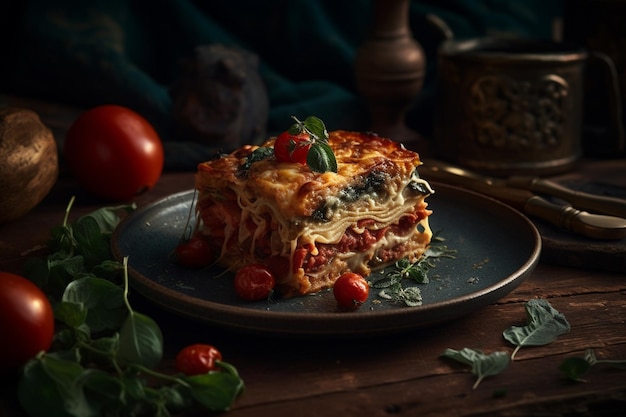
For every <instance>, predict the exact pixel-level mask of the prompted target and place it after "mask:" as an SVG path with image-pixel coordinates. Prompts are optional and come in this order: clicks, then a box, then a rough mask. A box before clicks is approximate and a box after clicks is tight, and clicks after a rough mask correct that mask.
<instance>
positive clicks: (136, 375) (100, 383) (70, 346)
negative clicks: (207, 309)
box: [17, 199, 244, 417]
mask: <svg viewBox="0 0 626 417" xmlns="http://www.w3.org/2000/svg"><path fill="white" fill-rule="evenodd" d="M72 203H73V199H72V200H71V201H70V204H69V205H68V208H67V210H66V214H65V218H64V220H63V224H62V225H61V226H59V227H56V228H54V229H53V230H52V239H51V240H50V242H49V244H48V247H49V250H50V254H49V255H48V256H47V257H46V258H45V259H42V258H36V259H33V260H31V261H29V262H28V263H27V264H26V265H25V268H24V269H25V270H24V275H25V276H27V277H28V278H30V279H31V280H33V281H34V282H36V283H37V284H38V285H39V286H40V287H41V288H43V289H44V291H46V294H47V295H48V296H49V298H50V301H51V304H52V305H53V308H54V313H55V320H56V323H57V330H56V333H55V338H54V343H53V348H52V349H50V351H49V352H47V353H44V352H42V353H40V354H39V355H38V356H37V357H35V358H33V359H32V360H31V361H29V362H28V363H27V364H26V365H25V366H24V368H23V370H22V374H21V377H20V380H19V382H18V388H17V392H18V398H19V401H20V404H21V405H22V407H23V408H24V410H25V411H26V413H27V414H28V415H30V416H31V417H44V416H51V415H59V416H81V417H91V416H93V417H96V416H102V415H128V416H161V417H167V416H170V415H173V414H179V413H181V412H184V411H186V410H192V409H198V407H200V408H204V409H206V410H208V411H224V410H228V409H229V408H230V407H231V406H232V404H233V402H234V401H235V400H236V398H237V397H238V396H239V395H240V394H241V392H242V391H243V389H244V384H243V381H242V379H241V378H240V377H239V375H238V373H237V370H236V368H235V367H234V366H232V365H230V364H228V363H226V362H219V363H218V365H219V368H220V370H219V371H212V372H209V373H207V374H202V375H197V376H185V375H182V374H173V375H170V374H164V373H162V372H159V371H158V370H157V368H158V365H159V364H160V362H161V359H162V356H163V336H162V333H161V330H160V328H159V326H158V324H157V323H156V322H155V321H154V320H153V319H151V318H150V317H148V316H146V315H144V314H141V313H139V312H136V311H134V310H133V308H132V307H131V305H130V303H129V300H128V265H127V262H128V259H127V258H126V259H124V262H123V263H119V262H117V261H116V260H114V259H112V254H111V251H110V246H109V243H110V237H111V234H112V232H113V230H114V228H115V227H116V226H117V224H118V223H119V221H120V216H119V213H120V212H128V211H132V210H134V209H135V206H134V205H130V206H119V207H106V208H103V209H100V210H97V211H95V212H93V213H91V214H89V215H86V216H83V217H81V218H79V219H77V220H76V221H75V222H73V223H71V224H70V223H68V217H69V212H70V208H71V206H72Z"/></svg>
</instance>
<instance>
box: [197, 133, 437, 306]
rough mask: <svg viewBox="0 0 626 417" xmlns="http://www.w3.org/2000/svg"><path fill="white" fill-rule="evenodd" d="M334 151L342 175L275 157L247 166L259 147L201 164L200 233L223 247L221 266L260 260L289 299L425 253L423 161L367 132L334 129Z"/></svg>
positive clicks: (331, 142) (426, 188) (331, 138)
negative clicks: (420, 172)
mask: <svg viewBox="0 0 626 417" xmlns="http://www.w3.org/2000/svg"><path fill="white" fill-rule="evenodd" d="M273 143H274V139H270V140H269V141H267V142H266V143H265V144H263V145H261V147H265V148H271V147H272V146H273ZM329 145H330V147H331V148H332V150H333V152H334V154H335V157H336V159H337V172H336V173H335V172H325V173H317V172H313V171H311V169H310V168H309V167H308V166H307V165H302V164H298V163H291V162H278V161H277V160H276V159H275V158H273V157H269V158H265V159H262V160H260V161H257V162H254V163H249V161H248V157H249V156H250V155H251V154H252V152H253V151H255V150H256V149H258V148H259V147H258V146H244V147H242V148H240V149H238V150H236V151H234V152H233V153H231V154H229V155H224V156H222V157H220V158H219V159H216V160H213V161H207V162H203V163H201V164H200V165H199V166H198V172H197V174H196V189H197V190H198V202H197V217H198V222H197V232H198V233H200V234H203V235H207V236H210V237H211V240H212V241H214V242H216V243H217V244H218V246H219V247H220V248H219V252H220V263H221V264H222V265H224V266H226V267H229V268H232V269H233V270H235V269H238V268H239V267H241V266H244V265H245V264H248V263H264V264H266V265H268V266H269V267H270V269H272V270H273V272H274V274H275V275H276V278H277V289H278V290H279V291H280V292H281V293H282V294H283V295H284V296H293V295H300V294H306V293H310V292H315V291H319V290H321V289H324V288H328V287H331V286H332V284H333V283H334V281H335V280H336V278H337V277H338V276H339V275H340V274H341V273H343V272H346V271H353V272H358V273H361V274H363V275H368V274H369V273H370V272H371V270H372V268H380V267H383V266H385V265H388V264H390V263H392V262H395V261H396V260H398V259H400V258H403V257H407V256H408V257H409V258H411V259H416V258H418V257H419V256H421V254H422V253H423V252H424V250H425V248H426V246H427V245H428V243H429V242H430V238H431V236H432V233H431V231H430V228H429V227H428V216H429V215H430V214H431V213H430V211H429V210H428V209H427V204H426V202H425V201H424V199H425V197H426V196H427V195H428V194H430V193H432V190H431V189H430V186H429V185H428V184H427V183H426V182H425V181H423V180H421V179H419V176H418V175H417V171H416V168H417V167H418V166H419V165H420V164H421V161H420V158H419V155H418V154H417V153H415V152H413V151H409V150H407V149H405V148H404V147H403V146H402V145H401V144H399V143H397V142H393V141H391V140H389V139H386V138H382V137H379V136H377V135H374V134H371V133H358V132H348V131H334V132H330V134H329Z"/></svg>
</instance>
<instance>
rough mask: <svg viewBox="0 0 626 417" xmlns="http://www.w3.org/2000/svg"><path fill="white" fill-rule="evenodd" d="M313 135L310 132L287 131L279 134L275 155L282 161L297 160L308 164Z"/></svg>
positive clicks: (275, 145)
mask: <svg viewBox="0 0 626 417" xmlns="http://www.w3.org/2000/svg"><path fill="white" fill-rule="evenodd" d="M310 139H311V137H310V136H309V134H308V133H300V134H297V135H292V134H291V133H289V132H287V131H285V132H283V133H281V134H280V135H278V137H277V138H276V141H275V142H274V155H275V156H276V159H277V160H278V161H280V162H297V163H300V164H306V158H307V155H308V154H309V149H311V141H310Z"/></svg>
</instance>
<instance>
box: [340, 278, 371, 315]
mask: <svg viewBox="0 0 626 417" xmlns="http://www.w3.org/2000/svg"><path fill="white" fill-rule="evenodd" d="M333 294H334V296H335V300H337V305H338V306H339V307H340V308H341V309H344V310H356V309H358V308H359V307H361V305H362V304H363V303H364V302H365V301H366V300H367V297H369V294H370V286H369V284H368V283H367V281H366V280H365V278H363V277H362V276H361V275H359V274H356V273H354V272H346V273H344V274H342V275H341V276H340V277H339V278H337V281H335V284H334V286H333Z"/></svg>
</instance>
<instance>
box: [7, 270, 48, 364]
mask: <svg viewBox="0 0 626 417" xmlns="http://www.w3.org/2000/svg"><path fill="white" fill-rule="evenodd" d="M0 334H1V335H2V343H0V369H3V370H13V369H17V368H19V367H20V366H22V365H24V364H25V363H26V362H27V361H28V360H29V359H31V358H33V357H34V356H35V355H37V353H39V352H40V351H42V350H43V351H46V350H48V349H49V348H50V345H51V344H52V338H53V337H54V313H53V311H52V307H51V306H50V302H49V301H48V298H47V297H46V295H45V294H44V293H43V292H42V291H41V290H40V289H39V287H37V286H36V285H35V284H34V283H33V282H31V281H29V280H28V279H26V278H24V277H21V276H19V275H16V274H12V273H9V272H0Z"/></svg>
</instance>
